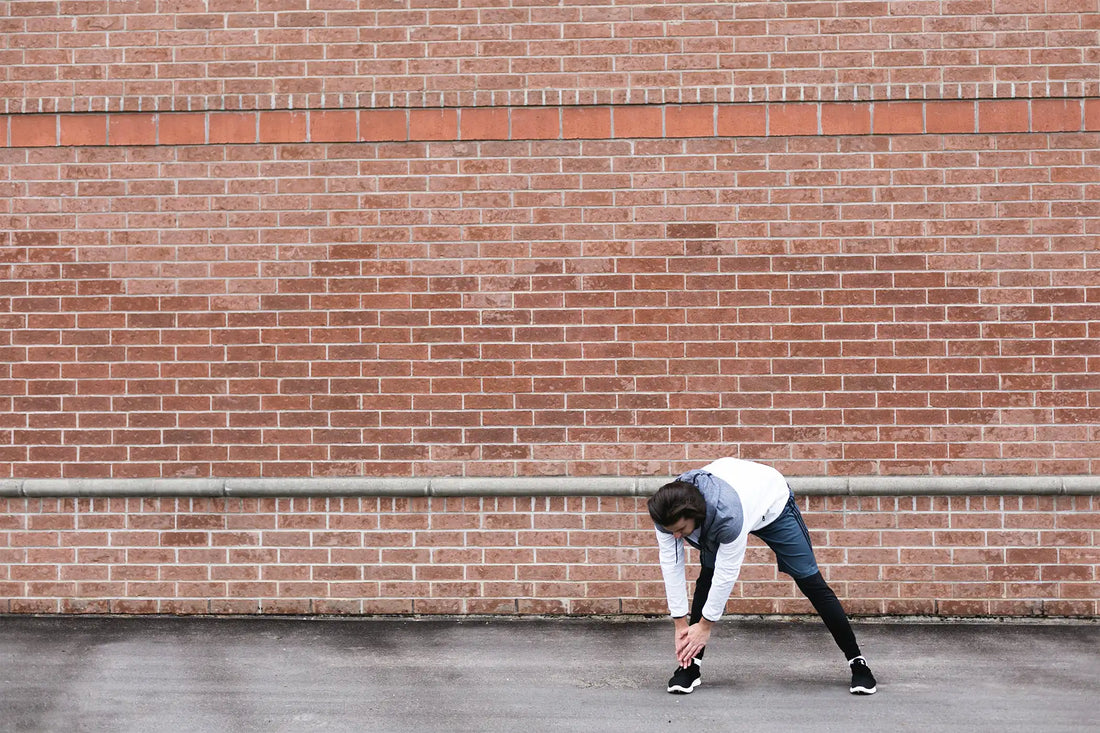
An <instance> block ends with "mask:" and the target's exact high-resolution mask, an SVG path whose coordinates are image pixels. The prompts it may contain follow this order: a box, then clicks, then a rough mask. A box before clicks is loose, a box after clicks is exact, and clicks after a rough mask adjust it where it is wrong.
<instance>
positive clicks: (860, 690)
mask: <svg viewBox="0 0 1100 733" xmlns="http://www.w3.org/2000/svg"><path fill="white" fill-rule="evenodd" d="M877 691H878V687H877V686H875V687H872V688H871V689H867V688H866V687H849V688H848V692H850V693H852V694H853V695H874V694H875V692H877Z"/></svg>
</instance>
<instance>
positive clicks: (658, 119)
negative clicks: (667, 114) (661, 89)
mask: <svg viewBox="0 0 1100 733" xmlns="http://www.w3.org/2000/svg"><path fill="white" fill-rule="evenodd" d="M612 120H613V125H614V133H615V137H619V138H648V137H661V136H662V135H663V134H664V115H663V113H662V111H661V109H660V108H659V107H615V108H614V109H612Z"/></svg>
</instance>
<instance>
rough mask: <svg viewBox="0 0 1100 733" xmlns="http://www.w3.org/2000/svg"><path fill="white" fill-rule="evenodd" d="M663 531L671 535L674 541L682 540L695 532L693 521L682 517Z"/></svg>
mask: <svg viewBox="0 0 1100 733" xmlns="http://www.w3.org/2000/svg"><path fill="white" fill-rule="evenodd" d="M665 529H666V530H667V531H669V532H671V533H672V536H673V537H675V538H676V539H678V540H679V539H682V538H684V537H687V536H688V535H689V534H691V533H692V532H694V531H695V520H694V519H688V518H687V517H683V518H682V519H680V521H678V522H676V523H675V524H670V525H669V526H667V527H665Z"/></svg>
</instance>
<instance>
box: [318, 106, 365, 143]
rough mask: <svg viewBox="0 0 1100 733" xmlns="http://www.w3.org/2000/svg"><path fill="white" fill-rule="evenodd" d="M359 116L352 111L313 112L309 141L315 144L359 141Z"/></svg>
mask: <svg viewBox="0 0 1100 733" xmlns="http://www.w3.org/2000/svg"><path fill="white" fill-rule="evenodd" d="M357 124H358V116H357V114H356V113H355V112H354V111H351V110H311V111H310V113H309V139H310V142H315V143H345V142H354V141H355V140H357V139H358V131H357V129H356V126H357Z"/></svg>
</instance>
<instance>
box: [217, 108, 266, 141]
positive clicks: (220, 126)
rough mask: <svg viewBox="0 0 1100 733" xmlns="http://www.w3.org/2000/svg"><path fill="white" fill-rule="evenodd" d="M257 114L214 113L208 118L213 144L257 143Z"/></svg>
mask: <svg viewBox="0 0 1100 733" xmlns="http://www.w3.org/2000/svg"><path fill="white" fill-rule="evenodd" d="M257 117H258V115H257V113H256V112H212V113H210V115H209V116H208V124H209V125H210V142H211V143H244V144H249V143H254V142H256V135H257V133H256V126H257Z"/></svg>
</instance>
